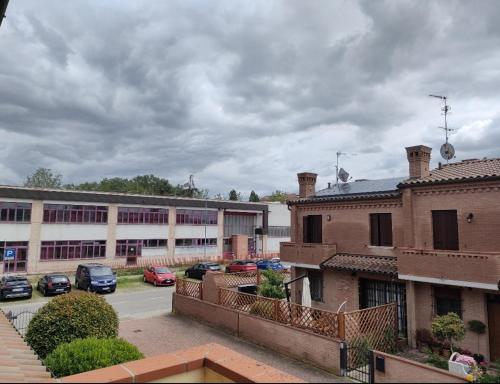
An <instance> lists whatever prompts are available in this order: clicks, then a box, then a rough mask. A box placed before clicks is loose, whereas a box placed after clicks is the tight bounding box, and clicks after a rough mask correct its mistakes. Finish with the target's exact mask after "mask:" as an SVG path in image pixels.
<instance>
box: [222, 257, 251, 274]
mask: <svg viewBox="0 0 500 384" xmlns="http://www.w3.org/2000/svg"><path fill="white" fill-rule="evenodd" d="M256 270H257V264H255V263H254V262H253V261H249V260H248V261H247V260H235V261H233V262H232V263H231V264H229V265H228V266H227V267H226V273H234V272H249V271H256Z"/></svg>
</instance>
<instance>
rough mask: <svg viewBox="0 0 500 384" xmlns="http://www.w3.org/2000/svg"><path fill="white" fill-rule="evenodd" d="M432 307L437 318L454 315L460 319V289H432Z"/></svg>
mask: <svg viewBox="0 0 500 384" xmlns="http://www.w3.org/2000/svg"><path fill="white" fill-rule="evenodd" d="M434 306H435V311H434V312H435V314H436V315H437V316H443V315H447V314H448V313H456V314H457V315H458V316H460V317H462V297H461V292H460V288H449V287H434Z"/></svg>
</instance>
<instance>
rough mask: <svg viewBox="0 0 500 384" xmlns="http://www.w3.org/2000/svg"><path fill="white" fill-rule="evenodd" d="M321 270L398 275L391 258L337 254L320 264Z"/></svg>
mask: <svg viewBox="0 0 500 384" xmlns="http://www.w3.org/2000/svg"><path fill="white" fill-rule="evenodd" d="M320 266H321V268H322V269H334V270H339V271H353V272H358V271H359V272H375V273H382V274H386V275H396V276H397V274H398V265H397V258H396V257H393V256H370V255H352V254H348V253H339V254H336V255H335V256H332V257H331V258H329V259H328V260H326V261H324V262H323V263H321V265H320Z"/></svg>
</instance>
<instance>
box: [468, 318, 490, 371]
mask: <svg viewBox="0 0 500 384" xmlns="http://www.w3.org/2000/svg"><path fill="white" fill-rule="evenodd" d="M467 325H468V326H469V331H471V332H474V333H475V334H476V335H477V353H476V354H474V358H475V359H476V361H477V362H478V363H481V362H482V361H484V356H483V355H481V357H482V359H481V360H479V359H480V355H479V338H480V336H481V335H482V334H484V333H486V324H484V323H483V322H482V321H480V320H471V321H469V322H468V323H467ZM476 356H477V358H476Z"/></svg>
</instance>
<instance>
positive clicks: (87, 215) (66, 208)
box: [43, 204, 108, 224]
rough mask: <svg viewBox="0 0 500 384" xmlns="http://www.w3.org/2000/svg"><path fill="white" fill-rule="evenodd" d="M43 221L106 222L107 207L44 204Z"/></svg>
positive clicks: (47, 222) (52, 222) (51, 222)
mask: <svg viewBox="0 0 500 384" xmlns="http://www.w3.org/2000/svg"><path fill="white" fill-rule="evenodd" d="M43 222H44V223H45V224H49V223H50V224H54V223H82V224H106V223H107V222H108V207H104V206H96V205H67V204H44V206H43Z"/></svg>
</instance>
